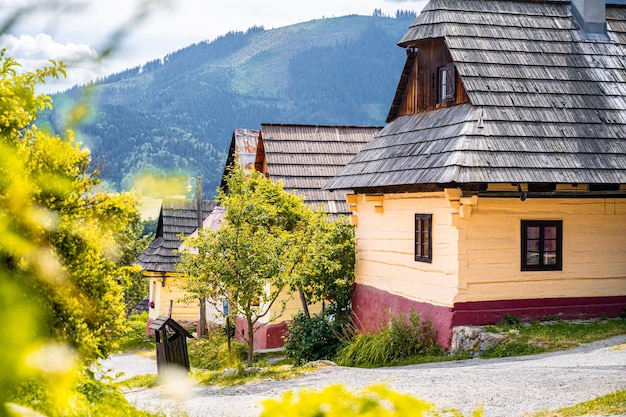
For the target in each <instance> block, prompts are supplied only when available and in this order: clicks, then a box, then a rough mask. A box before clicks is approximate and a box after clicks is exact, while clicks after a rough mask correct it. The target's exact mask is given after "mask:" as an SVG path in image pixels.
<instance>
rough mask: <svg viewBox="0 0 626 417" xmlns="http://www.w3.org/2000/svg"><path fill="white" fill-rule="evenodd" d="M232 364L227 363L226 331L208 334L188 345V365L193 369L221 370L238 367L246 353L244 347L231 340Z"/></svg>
mask: <svg viewBox="0 0 626 417" xmlns="http://www.w3.org/2000/svg"><path fill="white" fill-rule="evenodd" d="M230 343H231V351H232V363H231V364H229V363H228V341H227V340H226V331H225V330H224V329H221V330H219V331H214V332H209V333H208V334H207V335H206V336H205V337H204V338H203V339H201V340H196V339H194V340H191V341H190V342H189V344H188V350H189V364H190V365H191V366H192V367H194V368H201V369H208V370H214V371H215V370H221V369H224V368H229V367H238V366H239V364H240V363H241V362H242V361H243V360H244V358H245V356H246V352H247V348H246V346H245V345H243V344H241V343H239V342H237V341H236V340H234V339H231V341H230Z"/></svg>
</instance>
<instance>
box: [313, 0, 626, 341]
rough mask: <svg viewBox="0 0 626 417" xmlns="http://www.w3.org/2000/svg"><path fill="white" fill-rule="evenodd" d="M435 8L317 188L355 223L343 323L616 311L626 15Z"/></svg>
mask: <svg viewBox="0 0 626 417" xmlns="http://www.w3.org/2000/svg"><path fill="white" fill-rule="evenodd" d="M610 3H611V2H610V1H607V2H606V3H605V1H604V0H574V1H572V2H571V3H569V2H537V1H532V2H531V1H528V2H524V1H515V2H513V1H505V0H490V1H484V0H465V1H457V0H432V1H431V2H430V3H429V4H428V5H427V6H426V7H425V9H424V10H423V11H422V13H421V14H420V15H419V16H418V17H417V19H416V20H415V22H414V23H413V24H412V25H411V27H410V28H409V29H408V31H407V32H406V34H405V35H404V37H403V38H402V39H401V40H400V43H399V45H400V46H401V47H404V48H406V51H407V60H406V64H405V67H404V70H403V73H402V77H401V78H400V82H399V85H398V89H397V93H396V96H395V99H394V101H393V103H392V106H391V109H390V112H389V116H388V119H387V123H388V124H387V125H386V126H385V127H384V129H383V130H382V131H381V132H380V133H379V134H378V135H377V136H376V137H375V138H374V139H373V140H372V141H371V142H370V143H369V144H368V145H366V146H365V147H364V148H363V150H362V151H361V152H360V153H359V154H358V155H357V156H356V157H355V158H354V159H353V160H352V161H351V162H350V163H349V164H348V165H347V166H346V167H345V168H344V169H342V170H341V172H340V173H339V174H338V175H337V176H335V177H334V178H333V179H332V180H331V181H330V182H329V183H328V184H327V186H326V187H325V188H327V189H329V190H341V189H352V190H354V193H350V194H348V195H347V202H348V203H349V204H350V207H351V211H352V214H353V223H354V224H355V237H356V251H357V261H356V283H357V285H356V287H355V291H354V294H353V311H354V313H355V314H356V315H357V316H358V320H357V322H358V323H361V324H362V326H363V327H365V328H369V329H375V328H377V327H380V326H382V325H384V324H386V323H387V321H388V319H389V314H398V313H401V314H407V313H409V312H410V311H411V309H413V310H415V311H416V312H418V313H422V314H423V316H424V317H425V318H427V319H429V320H431V321H432V323H433V324H434V326H435V328H436V329H437V331H438V343H439V344H441V345H442V346H444V347H449V346H450V343H451V337H452V334H453V329H454V327H455V326H459V325H468V324H475V325H481V324H488V323H495V322H497V321H499V320H502V319H503V318H504V316H505V315H507V314H512V315H516V316H518V317H520V318H522V319H539V318H542V317H556V318H584V317H599V316H608V317H616V316H619V315H620V314H624V312H625V311H626V58H625V57H626V30H625V29H624V28H626V8H624V7H623V6H617V5H612V4H610Z"/></svg>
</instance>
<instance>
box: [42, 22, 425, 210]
mask: <svg viewBox="0 0 626 417" xmlns="http://www.w3.org/2000/svg"><path fill="white" fill-rule="evenodd" d="M413 18H414V15H411V14H408V16H407V15H406V14H402V13H399V15H398V17H397V18H389V17H374V16H356V15H354V16H344V17H339V18H329V19H318V20H314V21H310V22H305V23H300V24H296V25H291V26H286V27H283V28H278V29H272V30H264V29H263V28H262V27H253V28H250V29H249V30H248V31H246V32H245V33H243V32H230V33H228V34H226V35H224V36H221V37H219V38H217V39H215V40H213V41H210V42H209V41H204V42H200V43H197V44H194V45H191V46H189V47H187V48H184V49H181V50H179V51H176V52H173V53H171V54H169V55H167V56H166V57H164V58H163V59H162V60H156V61H152V62H149V63H146V64H145V65H143V66H141V67H136V68H132V69H129V70H127V71H124V72H121V73H118V74H113V75H111V76H109V77H107V78H105V79H102V80H99V81H98V82H96V83H94V84H93V85H92V86H89V92H90V94H91V96H90V97H91V101H90V103H89V106H88V107H89V109H90V116H89V117H88V118H87V119H86V120H85V121H84V122H83V123H82V124H81V125H80V126H79V127H78V128H76V130H77V137H78V139H79V140H80V141H82V142H83V143H84V144H85V145H86V146H88V147H89V148H90V149H91V151H92V155H93V160H94V163H95V164H96V165H97V166H98V167H99V169H100V170H101V177H102V178H103V179H105V180H106V181H107V182H109V184H110V185H111V186H112V187H113V188H115V189H120V188H123V189H128V188H130V187H132V186H133V184H134V183H135V181H136V180H137V178H138V177H140V176H141V175H142V174H143V173H151V174H152V176H154V177H156V178H166V177H170V178H171V177H172V176H174V177H176V178H178V179H179V180H178V182H177V184H178V183H182V185H180V188H181V191H182V189H183V188H184V185H185V183H186V179H187V177H188V176H196V175H201V176H202V177H203V190H204V191H203V194H204V195H205V197H208V198H210V197H212V195H213V193H214V190H215V188H216V187H217V185H218V184H219V180H220V177H221V174H222V171H223V168H224V163H225V159H226V152H227V150H228V145H229V143H230V139H231V135H232V132H233V130H234V129H235V128H251V129H255V128H258V127H259V126H260V124H261V123H303V124H319V125H382V124H383V123H384V120H385V117H386V115H387V111H388V109H389V105H390V103H391V100H392V98H393V95H394V92H395V88H396V86H397V82H398V79H399V76H400V72H401V70H402V66H403V65H404V59H405V55H404V51H403V49H401V48H399V47H398V46H396V43H397V41H398V40H399V39H400V37H401V36H402V34H403V33H404V32H405V31H406V29H407V27H408V26H409V25H410V23H411V21H412V19H413ZM84 91H85V88H84V87H74V88H72V89H71V90H69V91H66V92H64V93H61V94H57V95H55V96H54V97H53V99H54V105H55V110H54V111H53V112H52V113H50V114H47V115H45V117H44V120H47V121H49V123H50V125H51V126H52V127H53V128H57V129H60V127H61V126H62V125H63V124H64V123H63V122H62V121H63V120H66V117H67V114H66V113H65V112H64V109H71V108H73V107H74V106H75V104H76V102H77V100H79V99H80V98H81V97H83V94H84ZM159 188H160V187H159ZM144 191H145V190H144ZM160 191H163V190H162V189H160ZM148 193H150V192H148Z"/></svg>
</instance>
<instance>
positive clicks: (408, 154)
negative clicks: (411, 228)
mask: <svg viewBox="0 0 626 417" xmlns="http://www.w3.org/2000/svg"><path fill="white" fill-rule="evenodd" d="M571 7H572V6H571V5H570V2H569V1H551V2H537V1H532V2H530V1H529V2H524V1H507V0H431V2H430V3H429V4H428V5H427V6H426V8H425V9H424V10H423V11H422V13H421V14H420V15H419V16H418V18H417V19H416V20H415V22H414V23H413V24H412V25H411V27H410V28H409V30H408V31H407V32H406V34H405V35H404V37H403V38H402V39H401V40H400V43H399V44H400V46H403V47H410V48H411V51H413V50H414V48H417V50H418V53H419V48H420V45H421V43H422V42H424V41H428V40H430V39H434V38H443V39H444V42H445V45H446V47H447V48H448V50H449V51H450V54H451V56H452V59H453V62H454V65H455V68H456V71H457V72H458V74H459V76H460V78H461V81H462V83H463V86H464V88H465V90H466V92H467V95H468V97H469V100H470V103H469V104H461V105H458V106H454V107H448V108H442V109H437V110H433V111H428V112H424V113H418V114H412V115H403V116H399V115H398V114H397V111H398V108H399V107H398V105H397V104H398V103H395V106H392V109H391V112H390V117H389V118H388V120H389V121H390V123H389V124H388V125H387V126H386V127H385V128H384V129H383V130H382V131H381V132H380V134H379V135H378V136H377V137H376V138H374V139H373V140H372V141H371V142H370V144H369V145H367V146H366V147H365V148H364V149H363V150H362V151H361V152H360V153H359V155H357V156H356V157H355V158H354V159H353V160H352V162H351V163H350V164H349V165H348V166H346V167H345V168H344V169H343V170H342V171H341V172H340V173H339V174H338V175H337V176H336V177H335V178H333V180H331V181H330V183H329V184H328V185H327V188H329V189H350V188H352V189H362V188H371V187H374V188H378V187H393V186H407V185H413V184H433V183H443V184H446V183H494V182H495V183H498V182H499V183H589V184H620V183H621V184H626V8H625V7H623V6H616V5H607V9H606V16H607V29H608V39H606V40H603V39H593V40H589V39H586V37H585V36H584V34H583V33H581V31H580V30H579V29H578V27H577V25H576V23H575V20H574V19H573V18H572V12H571ZM409 59H411V58H409ZM405 87H406V77H404V78H403V79H401V82H400V84H399V93H400V95H401V93H402V91H401V89H403V88H405ZM396 97H398V94H397V95H396ZM394 112H396V113H394Z"/></svg>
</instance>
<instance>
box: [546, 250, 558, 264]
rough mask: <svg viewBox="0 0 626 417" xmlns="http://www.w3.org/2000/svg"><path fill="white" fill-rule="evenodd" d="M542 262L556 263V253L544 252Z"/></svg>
mask: <svg viewBox="0 0 626 417" xmlns="http://www.w3.org/2000/svg"><path fill="white" fill-rule="evenodd" d="M543 264H544V265H556V253H555V252H546V253H544V254H543Z"/></svg>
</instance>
